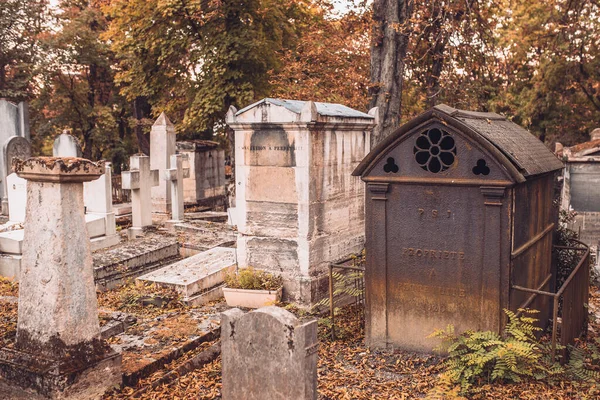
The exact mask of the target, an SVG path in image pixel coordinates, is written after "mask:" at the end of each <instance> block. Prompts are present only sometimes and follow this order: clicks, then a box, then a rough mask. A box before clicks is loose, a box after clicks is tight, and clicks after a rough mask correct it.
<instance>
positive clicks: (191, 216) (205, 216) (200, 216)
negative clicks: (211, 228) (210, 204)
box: [185, 211, 227, 222]
mask: <svg viewBox="0 0 600 400" xmlns="http://www.w3.org/2000/svg"><path fill="white" fill-rule="evenodd" d="M185 219H188V220H202V221H212V222H227V212H224V211H204V212H191V213H185Z"/></svg>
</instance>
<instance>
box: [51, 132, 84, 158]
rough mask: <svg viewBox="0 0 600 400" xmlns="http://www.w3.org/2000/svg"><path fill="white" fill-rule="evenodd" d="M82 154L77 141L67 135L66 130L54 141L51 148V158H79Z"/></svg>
mask: <svg viewBox="0 0 600 400" xmlns="http://www.w3.org/2000/svg"><path fill="white" fill-rule="evenodd" d="M82 154H83V153H82V151H81V144H80V143H79V140H77V138H76V137H75V136H73V135H70V134H69V133H67V130H65V131H64V132H63V133H61V134H60V135H58V136H57V137H56V139H54V145H53V146H52V156H53V157H81V155H82Z"/></svg>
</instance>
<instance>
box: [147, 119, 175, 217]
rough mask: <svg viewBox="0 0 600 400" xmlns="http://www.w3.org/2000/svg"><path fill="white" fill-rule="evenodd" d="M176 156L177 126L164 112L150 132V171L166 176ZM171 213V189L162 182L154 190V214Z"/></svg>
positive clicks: (165, 182)
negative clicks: (166, 171)
mask: <svg viewBox="0 0 600 400" xmlns="http://www.w3.org/2000/svg"><path fill="white" fill-rule="evenodd" d="M173 154H175V126H174V125H173V123H172V122H171V121H169V118H168V117H167V115H166V114H165V113H164V112H163V113H162V114H160V116H159V117H158V118H157V120H156V121H155V122H154V125H152V130H151V131H150V169H153V170H157V171H158V173H159V174H161V175H162V174H164V172H163V171H164V170H166V169H168V168H169V164H170V162H171V161H170V158H171V156H172V155H173ZM170 211H171V188H170V187H169V185H167V181H165V180H162V179H161V180H160V181H159V183H158V185H157V186H156V187H153V188H152V212H154V213H161V214H168V213H169V212H170Z"/></svg>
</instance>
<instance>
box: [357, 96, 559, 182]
mask: <svg viewBox="0 0 600 400" xmlns="http://www.w3.org/2000/svg"><path fill="white" fill-rule="evenodd" d="M431 122H439V123H441V124H444V125H449V126H451V127H453V128H454V129H456V130H458V131H460V132H462V133H463V134H465V135H466V136H467V137H469V138H470V139H471V140H473V141H475V142H477V143H479V144H480V145H481V146H482V147H484V148H485V149H487V150H488V151H490V153H492V154H494V155H495V157H496V159H497V160H498V162H500V163H502V164H504V166H505V167H506V169H507V170H508V171H510V172H511V175H512V176H513V178H514V179H515V180H516V181H517V182H522V181H524V180H526V179H527V178H529V177H531V176H535V175H540V174H545V173H548V172H551V171H555V170H558V169H561V168H562V167H563V163H562V162H561V161H560V160H559V159H558V158H557V157H556V156H555V155H554V154H553V153H552V152H551V151H550V150H549V149H548V148H547V147H546V146H545V145H544V144H543V143H542V142H541V141H540V140H539V139H537V138H536V137H535V136H534V135H533V134H531V133H530V132H529V131H527V130H526V129H524V128H523V127H521V126H519V125H517V124H515V123H514V122H511V121H509V120H508V119H507V118H506V117H504V116H502V115H500V114H496V113H491V112H475V111H467V110H458V109H455V108H452V107H450V106H448V105H445V104H440V105H437V106H435V107H433V108H432V109H430V110H428V111H426V112H424V113H423V114H421V115H419V116H417V117H415V118H413V119H412V120H410V121H408V122H407V123H405V124H404V125H402V126H400V127H399V128H398V129H397V130H396V131H395V132H394V133H392V134H391V135H389V136H388V137H387V138H385V139H384V140H383V141H382V142H381V143H379V144H378V145H377V146H376V147H375V148H373V149H372V150H371V152H370V153H369V154H368V155H367V157H365V159H364V160H363V161H362V162H361V163H360V164H359V165H358V167H357V168H356V169H355V170H354V172H353V173H352V174H353V175H355V176H359V175H366V174H367V173H368V172H369V171H370V169H371V167H372V166H373V165H375V164H376V163H377V161H378V160H379V159H381V158H382V157H385V156H386V154H387V153H388V152H389V151H390V150H391V149H393V148H394V147H395V146H396V144H397V143H399V142H401V141H402V140H403V139H404V137H405V136H407V135H411V134H414V133H415V130H416V129H420V127H422V126H425V125H427V124H429V123H431Z"/></svg>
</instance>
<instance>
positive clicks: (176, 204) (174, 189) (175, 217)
mask: <svg viewBox="0 0 600 400" xmlns="http://www.w3.org/2000/svg"><path fill="white" fill-rule="evenodd" d="M183 158H184V157H183V156H182V155H181V154H173V155H172V156H171V164H170V165H171V168H169V169H166V170H165V175H164V178H165V180H166V181H168V182H170V183H171V220H172V221H173V222H174V221H182V220H183V208H184V207H183V179H184V178H187V177H189V176H190V169H189V167H188V168H184V167H183V161H184V160H183Z"/></svg>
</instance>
